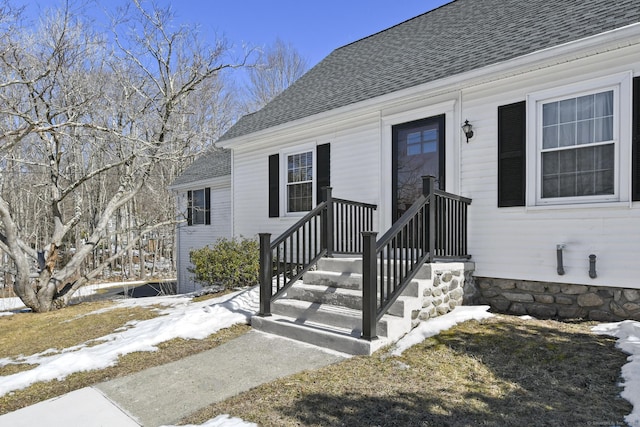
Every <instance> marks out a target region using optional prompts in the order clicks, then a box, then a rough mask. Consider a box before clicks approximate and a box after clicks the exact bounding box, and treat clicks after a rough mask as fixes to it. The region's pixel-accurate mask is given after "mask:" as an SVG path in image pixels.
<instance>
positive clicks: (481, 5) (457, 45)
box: [220, 0, 640, 141]
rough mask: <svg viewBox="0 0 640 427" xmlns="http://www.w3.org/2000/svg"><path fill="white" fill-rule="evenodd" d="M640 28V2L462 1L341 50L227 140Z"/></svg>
mask: <svg viewBox="0 0 640 427" xmlns="http://www.w3.org/2000/svg"><path fill="white" fill-rule="evenodd" d="M637 22H640V2H638V0H615V1H603V0H554V1H549V0H527V1H522V0H456V1H453V2H451V3H448V4H446V5H444V6H441V7H439V8H437V9H434V10H432V11H430V12H427V13H425V14H422V15H419V16H417V17H415V18H413V19H410V20H408V21H405V22H403V23H401V24H398V25H396V26H394V27H391V28H388V29H386V30H384V31H381V32H379V33H376V34H373V35H371V36H369V37H366V38H364V39H362V40H358V41H356V42H354V43H351V44H348V45H346V46H343V47H341V48H339V49H336V50H334V51H333V52H332V53H331V54H329V56H327V57H326V58H325V59H324V60H322V61H321V62H320V63H319V64H317V65H316V66H315V67H313V68H312V69H311V70H309V71H308V72H307V73H306V74H305V75H304V76H302V77H301V78H300V79H299V80H298V81H296V82H295V83H294V84H293V85H291V86H290V87H289V88H288V89H286V90H285V91H284V92H283V93H281V94H280V95H279V96H277V97H276V98H275V99H273V100H272V101H271V102H270V103H268V104H267V105H266V106H265V107H263V108H262V109H261V110H259V111H258V112H256V113H253V114H249V115H247V116H244V117H242V118H241V119H240V120H239V121H238V122H237V123H236V124H235V125H234V126H232V127H231V129H230V130H229V131H228V132H227V133H225V134H224V135H223V136H222V137H221V138H220V140H221V141H223V140H229V139H232V138H236V137H240V136H243V135H247V134H250V133H253V132H257V131H260V130H264V129H267V128H270V127H273V126H277V125H281V124H284V123H287V122H289V121H294V120H298V119H302V118H305V117H308V116H311V115H314V114H318V113H322V112H325V111H329V110H332V109H335V108H339V107H344V106H346V105H349V104H353V103H356V102H360V101H364V100H367V99H371V98H374V97H378V96H382V95H385V94H388V93H392V92H395V91H399V90H402V89H407V88H410V87H414V86H417V85H420V84H424V83H428V82H432V81H435V80H438V79H441V78H444V77H448V76H452V75H456V74H459V73H463V72H466V71H470V70H473V69H478V68H481V67H485V66H488V65H491V64H495V63H498V62H502V61H505V60H508V59H512V58H515V57H519V56H522V55H526V54H529V53H532V52H535V51H539V50H541V49H545V48H549V47H553V46H557V45H560V44H564V43H567V42H571V41H575V40H579V39H582V38H585V37H588V36H592V35H595V34H599V33H602V32H606V31H609V30H613V29H615V28H620V27H623V26H626V25H629V24H633V23H637Z"/></svg>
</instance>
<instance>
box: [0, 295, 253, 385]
mask: <svg viewBox="0 0 640 427" xmlns="http://www.w3.org/2000/svg"><path fill="white" fill-rule="evenodd" d="M258 301H259V293H258V287H254V288H252V289H249V290H245V291H238V292H235V293H232V294H229V295H225V296H223V297H219V298H215V299H210V300H206V301H201V302H192V301H191V298H189V297H187V296H165V297H150V298H138V299H133V298H131V299H126V300H121V301H117V303H116V307H123V306H124V307H127V306H134V305H141V304H142V305H149V304H159V305H162V306H164V307H165V308H163V309H161V310H160V313H161V314H164V315H163V316H159V317H156V318H154V319H150V320H145V321H134V322H131V323H130V324H129V325H127V326H128V327H127V328H126V329H124V328H123V330H120V331H117V332H114V333H112V334H109V335H106V336H104V337H101V338H99V339H97V340H94V341H91V342H87V343H84V344H81V345H79V346H75V347H71V348H66V349H64V350H62V351H58V350H54V349H49V350H46V351H44V352H42V353H39V354H35V355H30V356H22V357H17V358H15V359H9V358H5V359H0V366H5V365H7V364H16V363H28V364H34V365H37V366H36V367H35V368H33V369H31V370H29V371H25V372H20V373H17V374H13V375H8V376H5V377H3V378H2V382H0V396H3V395H5V394H6V393H9V392H11V391H13V390H18V389H22V388H25V387H28V386H29V385H31V384H33V383H36V382H39V381H49V380H53V379H63V378H65V377H66V376H68V375H70V374H72V373H74V372H78V371H88V370H92V369H104V368H106V367H109V366H113V365H115V364H116V363H117V360H118V357H119V356H121V355H123V354H127V353H132V352H134V351H155V350H156V349H157V347H156V346H157V345H158V344H160V343H162V342H164V341H168V340H171V339H173V338H185V339H190V338H191V339H203V338H206V337H207V336H209V335H211V334H213V333H215V332H217V331H219V330H220V329H223V328H228V327H230V326H232V325H234V324H237V323H247V322H248V320H249V319H250V318H251V316H252V315H253V314H254V313H256V312H257V310H258ZM89 345H91V346H89Z"/></svg>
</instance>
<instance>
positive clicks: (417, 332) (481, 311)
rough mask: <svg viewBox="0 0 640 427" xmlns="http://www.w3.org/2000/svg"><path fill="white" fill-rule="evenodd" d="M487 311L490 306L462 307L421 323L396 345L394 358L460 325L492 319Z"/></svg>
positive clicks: (393, 353)
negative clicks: (473, 320) (468, 321)
mask: <svg viewBox="0 0 640 427" xmlns="http://www.w3.org/2000/svg"><path fill="white" fill-rule="evenodd" d="M487 310H489V306H488V305H477V306H473V305H472V306H460V307H456V308H455V309H453V311H451V312H449V313H447V314H444V315H442V316H438V317H434V318H432V319H429V320H427V321H426V322H421V323H420V325H418V327H416V328H414V329H413V330H412V331H411V332H409V333H408V334H407V335H405V336H404V337H402V338H401V339H400V340H399V341H398V342H397V343H396V345H395V346H394V347H393V350H391V354H392V355H393V356H400V355H401V354H402V353H403V352H404V351H405V350H406V349H408V348H409V347H412V346H414V345H416V344H419V343H421V342H422V341H424V340H425V339H427V338H429V337H432V336H434V335H438V334H439V333H440V332H442V331H444V330H446V329H449V328H451V327H453V326H455V325H457V324H458V323H462V322H466V321H467V320H472V319H476V320H481V319H486V318H489V317H492V316H493V314H491V313H488V312H487Z"/></svg>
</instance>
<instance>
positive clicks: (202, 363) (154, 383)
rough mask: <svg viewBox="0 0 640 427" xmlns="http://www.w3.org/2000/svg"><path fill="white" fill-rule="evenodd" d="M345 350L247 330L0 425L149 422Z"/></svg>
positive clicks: (167, 420) (129, 425)
mask: <svg viewBox="0 0 640 427" xmlns="http://www.w3.org/2000/svg"><path fill="white" fill-rule="evenodd" d="M346 357H348V356H346V355H342V354H339V353H330V352H327V351H326V350H324V349H321V348H319V347H315V346H311V345H308V344H303V343H300V342H297V341H292V340H289V339H286V338H281V337H277V336H274V335H269V334H265V333H262V332H258V331H250V332H248V333H247V334H245V335H242V336H240V337H238V338H236V339H234V340H232V341H229V342H228V343H225V344H223V345H221V346H219V347H216V348H214V349H211V350H208V351H205V352H202V353H198V354H195V355H193V356H190V357H187V358H184V359H181V360H179V361H176V362H172V363H168V364H166V365H162V366H156V367H153V368H149V369H147V370H144V371H141V372H138V373H135V374H132V375H130V376H127V377H123V378H117V379H115V380H112V381H107V382H104V383H100V384H97V385H95V386H94V387H91V388H84V389H81V390H77V391H74V392H71V393H69V394H66V395H64V396H61V397H58V398H55V399H51V400H48V401H46V402H41V403H38V404H35V405H33V406H30V407H27V408H24V409H20V410H18V411H15V412H12V413H10V414H6V415H2V416H0V427H5V426H6V427H9V426H11V427H27V426H29V427H31V426H38V425H47V426H48V427H62V426H64V427H73V426H82V427H98V426H119V427H120V426H122V427H136V426H144V427H156V426H161V425H166V424H175V423H177V422H178V421H179V420H180V419H182V418H183V417H185V416H187V415H189V414H192V413H194V412H195V411H197V410H199V409H202V408H204V407H206V406H208V405H210V404H211V403H215V402H219V401H222V400H224V399H227V398H229V397H231V396H234V395H236V394H238V393H241V392H243V391H246V390H249V389H251V388H253V387H255V386H258V385H260V384H264V383H267V382H270V381H273V380H275V379H277V378H281V377H284V376H287V375H291V374H294V373H297V372H301V371H304V370H308V369H316V368H320V367H322V366H326V365H329V364H332V363H336V362H339V361H341V360H344V359H345V358H346Z"/></svg>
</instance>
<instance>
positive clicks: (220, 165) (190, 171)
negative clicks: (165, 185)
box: [171, 149, 231, 187]
mask: <svg viewBox="0 0 640 427" xmlns="http://www.w3.org/2000/svg"><path fill="white" fill-rule="evenodd" d="M230 174H231V150H228V149H225V150H220V149H213V150H210V151H208V152H207V153H205V154H203V155H202V156H200V157H198V158H197V159H196V160H194V162H193V163H191V165H189V167H187V168H186V169H185V170H184V172H182V174H180V175H179V176H178V177H177V178H176V179H175V181H173V183H172V184H171V186H172V187H175V186H178V185H182V184H188V183H191V182H198V181H202V180H205V179H212V178H218V177H221V176H226V175H230Z"/></svg>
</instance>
